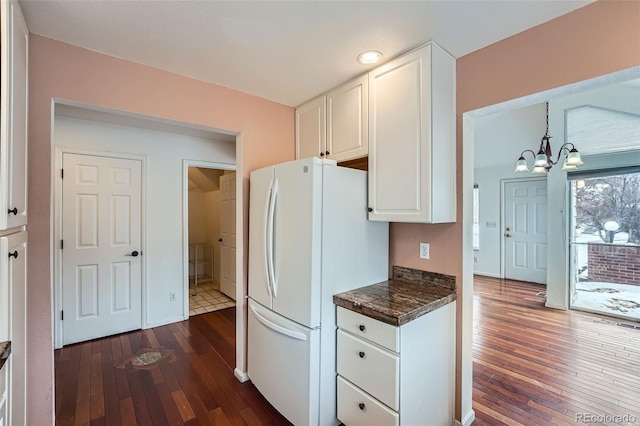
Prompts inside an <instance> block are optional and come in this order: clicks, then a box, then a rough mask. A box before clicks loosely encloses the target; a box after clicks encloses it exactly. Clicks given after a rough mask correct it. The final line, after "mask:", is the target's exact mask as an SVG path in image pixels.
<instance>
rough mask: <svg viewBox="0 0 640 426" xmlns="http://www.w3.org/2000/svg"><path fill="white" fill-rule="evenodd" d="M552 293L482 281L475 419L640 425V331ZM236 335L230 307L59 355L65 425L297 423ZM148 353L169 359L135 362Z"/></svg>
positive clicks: (60, 420)
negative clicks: (558, 306) (245, 377)
mask: <svg viewBox="0 0 640 426" xmlns="http://www.w3.org/2000/svg"><path fill="white" fill-rule="evenodd" d="M541 291H544V286H539V285H535V284H529V283H522V282H516V281H507V280H497V279H492V278H483V277H476V279H475V291H474V343H473V358H474V379H473V408H474V410H475V413H476V421H475V422H474V425H478V426H482V425H503V424H506V425H536V426H538V425H552V424H557V425H569V424H571V425H573V424H579V423H582V424H584V423H591V424H624V425H633V424H636V425H638V424H640V330H636V329H633V328H627V327H621V326H618V322H620V321H619V320H616V319H614V318H608V317H604V316H598V315H595V314H588V313H583V312H574V311H568V312H567V311H558V310H553V309H547V308H544V297H542V296H539V295H537V293H538V292H541ZM234 333H235V311H234V308H230V309H225V310H223V311H217V312H213V313H210V314H203V315H198V316H194V317H191V318H190V319H189V320H188V321H184V322H180V323H176V324H171V325H168V326H163V327H157V328H154V329H149V330H143V331H136V332H132V333H127V334H123V335H119V336H113V337H107V338H104V339H99V340H95V341H91V342H86V343H79V344H76V345H71V346H67V347H65V348H63V349H60V350H56V351H55V371H56V395H55V398H56V404H55V408H56V414H57V415H56V424H58V425H81V424H82V425H87V424H90V425H181V424H186V425H204V424H212V425H260V424H263V425H286V424H289V423H288V422H287V420H286V419H284V418H283V417H282V416H281V415H280V414H278V413H277V412H276V411H275V410H274V409H273V407H271V406H270V405H269V403H268V402H267V401H266V400H265V399H264V398H263V397H262V396H261V395H260V394H259V392H258V391H257V390H256V388H255V387H254V386H253V385H252V384H251V383H244V384H242V383H240V382H238V381H237V380H236V378H235V377H234V376H233V367H234V364H235V339H234ZM149 348H154V349H156V351H155V357H156V358H159V359H158V360H155V358H150V359H148V360H147V361H155V362H152V363H151V364H150V365H146V366H145V365H137V366H136V365H133V357H134V356H135V355H136V354H138V355H140V354H141V353H142V352H143V351H144V349H149ZM136 359H140V357H138V358H136ZM587 414H592V415H597V416H605V415H607V416H620V417H619V418H614V417H609V418H606V417H600V418H598V417H588V416H587ZM579 416H582V418H580V417H579ZM624 416H627V417H626V418H625V417H624ZM625 420H629V421H626V422H625Z"/></svg>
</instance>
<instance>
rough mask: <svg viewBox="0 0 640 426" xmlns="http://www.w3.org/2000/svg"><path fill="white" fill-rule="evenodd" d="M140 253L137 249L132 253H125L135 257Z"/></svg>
mask: <svg viewBox="0 0 640 426" xmlns="http://www.w3.org/2000/svg"><path fill="white" fill-rule="evenodd" d="M139 254H140V253H138V252H137V251H136V250H134V251H132V252H131V254H125V256H133V257H138V255H139Z"/></svg>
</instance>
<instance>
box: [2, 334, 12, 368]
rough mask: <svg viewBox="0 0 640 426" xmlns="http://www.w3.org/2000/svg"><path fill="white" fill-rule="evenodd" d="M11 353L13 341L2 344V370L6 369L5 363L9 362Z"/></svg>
mask: <svg viewBox="0 0 640 426" xmlns="http://www.w3.org/2000/svg"><path fill="white" fill-rule="evenodd" d="M10 353H11V341H10V340H9V341H7V342H0V369H1V368H2V367H4V363H5V362H7V358H9V354H10Z"/></svg>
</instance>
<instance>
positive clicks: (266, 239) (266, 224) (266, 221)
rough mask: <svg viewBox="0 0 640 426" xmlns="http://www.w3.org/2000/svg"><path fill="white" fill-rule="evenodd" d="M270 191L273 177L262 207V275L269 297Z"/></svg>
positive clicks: (271, 295) (270, 294) (270, 295)
mask: <svg viewBox="0 0 640 426" xmlns="http://www.w3.org/2000/svg"><path fill="white" fill-rule="evenodd" d="M272 191H273V179H271V181H270V182H269V189H268V190H267V200H266V202H265V208H264V240H263V242H264V250H263V253H264V275H265V277H266V278H267V293H268V294H269V297H273V294H272V293H271V271H270V270H269V266H270V263H269V262H270V258H271V253H270V246H269V230H270V227H271V225H270V223H271V222H270V220H269V218H270V217H271V216H270V211H271V210H270V209H271V197H273V195H272Z"/></svg>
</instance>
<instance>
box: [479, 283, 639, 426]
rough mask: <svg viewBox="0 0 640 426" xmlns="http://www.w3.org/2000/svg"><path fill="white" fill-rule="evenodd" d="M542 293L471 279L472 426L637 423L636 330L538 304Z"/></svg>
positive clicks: (527, 286) (535, 288)
mask: <svg viewBox="0 0 640 426" xmlns="http://www.w3.org/2000/svg"><path fill="white" fill-rule="evenodd" d="M542 291H545V287H544V286H541V285H536V284H531V283H523V282H518V281H509V280H498V279H493V278H484V277H475V280H474V301H473V308H474V332H473V340H474V341H473V409H474V411H475V413H476V421H475V422H474V425H503V424H507V425H521V424H522V425H551V424H556V425H568V424H571V425H573V424H580V423H582V424H584V423H590V424H625V425H633V424H635V425H638V424H640V329H633V328H627V327H623V326H619V325H618V323H619V322H623V323H628V322H626V321H621V320H618V319H615V318H611V317H605V316H599V315H595V314H589V313H584V312H576V311H560V310H555V309H548V308H545V307H544V300H545V299H544V297H542V296H539V295H537V293H539V292H542ZM636 324H637V323H636ZM637 325H640V324H637ZM615 416H619V417H615ZM625 416H626V417H625Z"/></svg>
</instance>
